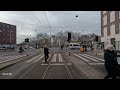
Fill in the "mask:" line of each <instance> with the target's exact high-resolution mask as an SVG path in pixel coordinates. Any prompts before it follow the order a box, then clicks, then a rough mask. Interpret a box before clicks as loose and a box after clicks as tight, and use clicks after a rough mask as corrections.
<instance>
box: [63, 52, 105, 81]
mask: <svg viewBox="0 0 120 90" xmlns="http://www.w3.org/2000/svg"><path fill="white" fill-rule="evenodd" d="M65 55H67V57H68V58H69V59H70V61H71V62H72V63H73V64H74V65H75V66H76V67H77V68H78V70H79V71H80V72H81V75H82V76H83V77H84V78H85V79H103V78H104V76H105V74H104V73H102V72H100V71H98V70H96V69H95V68H93V67H92V66H90V65H88V64H87V63H85V62H84V61H82V60H81V59H79V58H77V57H75V56H74V55H72V54H71V56H69V55H68V53H65Z"/></svg>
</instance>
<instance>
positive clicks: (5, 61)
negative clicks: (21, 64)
mask: <svg viewBox="0 0 120 90" xmlns="http://www.w3.org/2000/svg"><path fill="white" fill-rule="evenodd" d="M15 59H17V58H15ZM12 60H14V59H8V60H4V61H1V62H0V63H5V62H8V61H12Z"/></svg>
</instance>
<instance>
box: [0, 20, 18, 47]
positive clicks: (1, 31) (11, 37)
mask: <svg viewBox="0 0 120 90" xmlns="http://www.w3.org/2000/svg"><path fill="white" fill-rule="evenodd" d="M15 45H16V26H15V25H11V24H7V23H3V22H0V47H1V48H12V47H14V46H15Z"/></svg>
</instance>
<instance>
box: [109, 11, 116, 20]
mask: <svg viewBox="0 0 120 90" xmlns="http://www.w3.org/2000/svg"><path fill="white" fill-rule="evenodd" d="M113 21H115V11H112V12H110V22H113Z"/></svg>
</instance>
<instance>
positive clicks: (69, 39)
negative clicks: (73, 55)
mask: <svg viewBox="0 0 120 90" xmlns="http://www.w3.org/2000/svg"><path fill="white" fill-rule="evenodd" d="M67 41H68V42H70V41H71V33H70V32H69V33H68V40H67Z"/></svg>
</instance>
